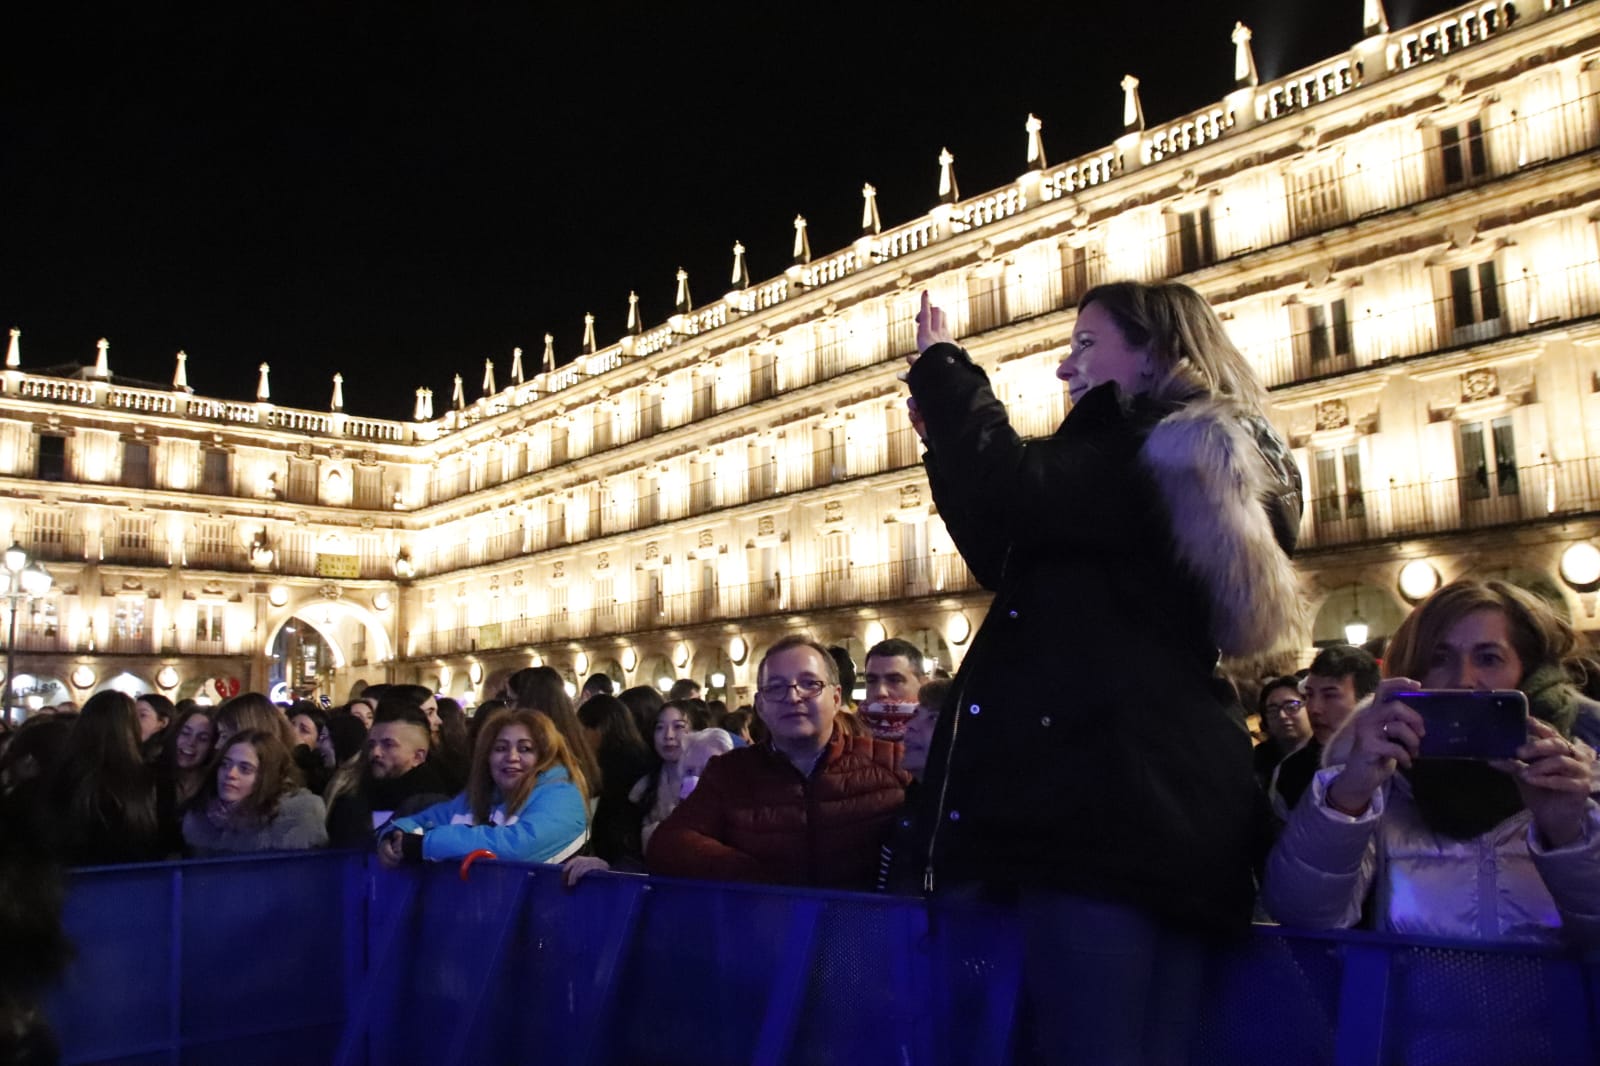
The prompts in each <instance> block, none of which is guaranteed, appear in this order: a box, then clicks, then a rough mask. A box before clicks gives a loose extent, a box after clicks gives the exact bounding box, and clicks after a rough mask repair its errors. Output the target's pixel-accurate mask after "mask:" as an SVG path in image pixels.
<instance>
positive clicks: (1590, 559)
mask: <svg viewBox="0 0 1600 1066" xmlns="http://www.w3.org/2000/svg"><path fill="white" fill-rule="evenodd" d="M1561 580H1563V581H1565V582H1566V583H1567V584H1569V585H1571V586H1572V587H1573V588H1575V589H1577V590H1578V591H1580V592H1589V591H1591V590H1593V589H1595V588H1600V549H1597V548H1596V547H1595V546H1594V545H1593V544H1590V543H1589V542H1588V541H1586V540H1585V541H1579V542H1578V543H1576V544H1571V545H1568V546H1567V550H1566V551H1564V552H1562V553H1561Z"/></svg>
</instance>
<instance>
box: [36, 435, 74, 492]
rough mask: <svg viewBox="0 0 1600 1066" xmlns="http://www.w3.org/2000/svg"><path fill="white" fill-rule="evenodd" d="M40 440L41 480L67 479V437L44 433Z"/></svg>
mask: <svg viewBox="0 0 1600 1066" xmlns="http://www.w3.org/2000/svg"><path fill="white" fill-rule="evenodd" d="M38 441H39V480H41V481H65V480H67V438H65V437H58V436H55V435H54V434H42V435H41V436H39V437H38Z"/></svg>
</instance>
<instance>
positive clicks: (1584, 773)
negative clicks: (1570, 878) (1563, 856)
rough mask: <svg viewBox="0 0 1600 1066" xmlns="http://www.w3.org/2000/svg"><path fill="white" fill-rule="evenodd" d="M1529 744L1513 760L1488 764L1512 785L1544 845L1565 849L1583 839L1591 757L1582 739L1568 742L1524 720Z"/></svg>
mask: <svg viewBox="0 0 1600 1066" xmlns="http://www.w3.org/2000/svg"><path fill="white" fill-rule="evenodd" d="M1528 734H1529V737H1528V742H1527V743H1526V744H1524V745H1523V746H1522V747H1520V748H1518V749H1517V757H1516V758H1515V759H1509V760H1506V761H1504V762H1495V763H1491V764H1490V765H1491V766H1493V767H1494V768H1495V769H1497V770H1504V771H1505V772H1506V773H1508V774H1510V775H1511V776H1512V778H1513V779H1514V780H1515V781H1516V782H1517V791H1518V792H1520V793H1521V794H1522V803H1523V806H1525V807H1527V808H1528V813H1530V814H1532V815H1533V822H1534V824H1535V825H1536V826H1538V827H1539V833H1540V834H1541V835H1542V836H1543V837H1544V839H1545V842H1546V843H1547V844H1549V845H1550V846H1551V847H1553V848H1560V847H1565V846H1566V845H1568V844H1571V843H1572V842H1573V841H1575V840H1578V839H1579V838H1581V837H1582V836H1583V823H1584V819H1585V818H1587V817H1588V813H1589V793H1590V792H1592V791H1593V790H1594V787H1595V752H1594V749H1593V748H1591V747H1589V745H1587V744H1585V743H1584V742H1583V741H1581V740H1568V739H1567V738H1565V737H1563V736H1562V735H1561V734H1560V733H1559V732H1557V730H1556V728H1555V727H1554V726H1552V725H1551V724H1550V723H1549V722H1544V721H1540V720H1539V719H1537V718H1529V719H1528Z"/></svg>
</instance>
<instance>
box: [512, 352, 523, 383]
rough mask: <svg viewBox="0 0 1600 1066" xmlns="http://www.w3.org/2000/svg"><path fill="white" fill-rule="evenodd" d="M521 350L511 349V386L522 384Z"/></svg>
mask: <svg viewBox="0 0 1600 1066" xmlns="http://www.w3.org/2000/svg"><path fill="white" fill-rule="evenodd" d="M522 380H523V379H522V349H521V348H513V349H511V384H513V385H521V384H522Z"/></svg>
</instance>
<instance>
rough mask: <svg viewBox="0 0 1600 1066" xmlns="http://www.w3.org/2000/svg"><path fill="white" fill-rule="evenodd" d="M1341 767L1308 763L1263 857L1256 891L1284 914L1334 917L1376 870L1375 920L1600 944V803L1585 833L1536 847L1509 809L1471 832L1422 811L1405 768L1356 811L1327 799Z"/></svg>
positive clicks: (1479, 935) (1309, 919)
mask: <svg viewBox="0 0 1600 1066" xmlns="http://www.w3.org/2000/svg"><path fill="white" fill-rule="evenodd" d="M1341 769H1343V767H1339V766H1333V767H1329V768H1327V769H1325V770H1322V771H1320V772H1318V774H1317V776H1316V777H1315V778H1314V779H1313V781H1312V784H1311V788H1310V789H1309V790H1308V791H1307V792H1306V794H1305V796H1303V797H1302V798H1301V800H1300V803H1299V805H1298V806H1296V807H1295V810H1294V813H1293V815H1292V816H1291V817H1290V819H1289V824H1288V825H1287V826H1286V827H1285V828H1284V831H1283V835H1282V836H1281V837H1279V839H1278V843H1277V845H1276V846H1275V847H1274V848H1273V849H1272V855H1271V857H1270V858H1269V859H1268V861H1267V876H1266V884H1265V885H1264V887H1263V890H1262V903H1263V904H1264V905H1265V907H1266V909H1267V911H1268V912H1269V913H1270V914H1271V915H1272V916H1273V917H1274V918H1276V919H1277V920H1278V921H1280V922H1282V923H1283V924H1285V925H1293V926H1300V927H1302V928H1307V929H1344V928H1349V927H1350V926H1353V925H1355V924H1356V922H1357V921H1358V920H1359V919H1360V917H1361V902H1362V900H1363V899H1364V898H1365V897H1366V894H1367V889H1368V887H1369V886H1370V885H1372V884H1373V883H1374V881H1376V887H1377V891H1376V893H1375V897H1374V905H1375V928H1376V929H1377V930H1378V931H1380V932H1389V933H1402V934H1406V935H1409V936H1430V937H1450V938H1457V939H1478V940H1495V941H1510V942H1520V943H1532V944H1560V943H1568V944H1577V945H1581V946H1585V947H1593V946H1596V945H1600V804H1596V802H1595V799H1594V797H1592V796H1591V797H1590V799H1589V815H1588V819H1587V821H1586V823H1585V826H1584V835H1583V837H1582V838H1581V839H1580V840H1578V841H1577V842H1575V843H1573V844H1570V845H1568V846H1567V847H1564V848H1556V849H1545V848H1544V847H1542V846H1541V845H1540V842H1539V839H1538V833H1537V832H1536V831H1535V830H1534V827H1533V824H1532V816H1531V815H1529V814H1528V812H1527V811H1520V812H1518V813H1517V814H1516V815H1514V816H1513V817H1511V818H1508V819H1506V820H1505V821H1504V822H1501V823H1500V824H1499V825H1497V826H1495V827H1494V828H1493V829H1491V830H1489V832H1487V833H1484V834H1483V835H1482V836H1479V837H1476V838H1474V839H1471V840H1456V839H1452V838H1450V837H1444V836H1439V835H1438V834H1436V833H1434V832H1432V831H1431V830H1429V829H1428V827H1427V826H1426V825H1425V824H1424V823H1423V821H1422V816H1421V814H1420V812H1419V811H1418V810H1417V807H1416V804H1415V803H1414V802H1413V801H1412V798H1411V789H1410V786H1409V784H1408V783H1407V781H1406V780H1405V778H1403V777H1402V776H1400V775H1398V774H1397V775H1395V776H1394V777H1392V778H1391V779H1390V780H1389V782H1388V784H1386V785H1385V786H1384V787H1383V788H1382V789H1380V790H1379V791H1378V792H1377V794H1375V795H1374V796H1373V798H1372V805H1371V806H1370V807H1369V808H1368V809H1367V811H1366V813H1365V814H1362V815H1361V816H1360V817H1356V818H1352V817H1350V816H1349V815H1346V814H1342V813H1340V812H1338V811H1336V810H1333V809H1332V808H1330V807H1329V806H1328V804H1327V798H1326V797H1327V787H1328V784H1329V783H1330V782H1331V781H1332V780H1333V779H1334V778H1335V777H1337V776H1338V775H1339V772H1340V770H1341Z"/></svg>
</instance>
